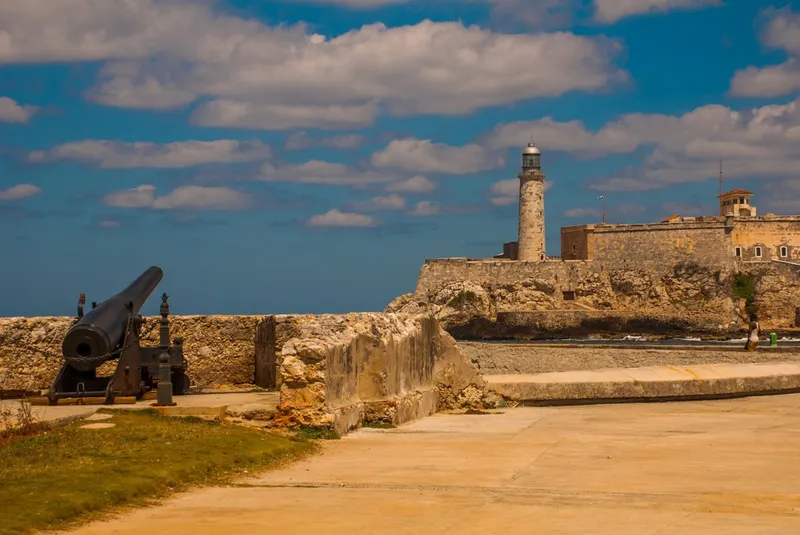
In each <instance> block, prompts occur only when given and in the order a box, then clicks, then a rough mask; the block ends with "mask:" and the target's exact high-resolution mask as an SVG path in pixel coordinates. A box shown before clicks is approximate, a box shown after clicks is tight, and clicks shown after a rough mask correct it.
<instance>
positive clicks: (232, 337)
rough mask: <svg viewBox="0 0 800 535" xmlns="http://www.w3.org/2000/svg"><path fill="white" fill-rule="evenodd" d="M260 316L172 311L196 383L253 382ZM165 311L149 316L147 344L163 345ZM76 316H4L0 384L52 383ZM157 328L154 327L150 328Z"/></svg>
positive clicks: (8, 386)
mask: <svg viewBox="0 0 800 535" xmlns="http://www.w3.org/2000/svg"><path fill="white" fill-rule="evenodd" d="M258 318H259V316H172V317H171V322H172V324H171V331H172V332H171V334H172V337H173V338H183V340H184V342H183V344H184V355H185V358H186V360H187V361H188V363H189V369H188V374H189V376H190V378H191V380H192V384H193V385H196V386H212V385H219V384H228V385H234V384H253V381H254V366H255V364H254V363H255V346H254V336H255V329H256V322H257V320H258ZM160 320H161V317H160V316H156V317H146V318H145V326H144V330H143V332H145V333H147V335H146V336H145V337H144V338H143V343H144V344H145V345H148V346H152V345H157V344H158V325H159V321H160ZM74 321H75V318H72V317H40V318H0V389H30V390H39V389H46V388H49V387H50V384H51V383H52V382H53V380H55V377H56V375H57V374H58V371H59V370H60V369H61V364H62V362H61V342H62V341H63V339H64V335H65V334H66V333H67V331H68V330H69V328H70V327H71V326H72V324H73V322H74ZM151 328H152V330H150V329H151Z"/></svg>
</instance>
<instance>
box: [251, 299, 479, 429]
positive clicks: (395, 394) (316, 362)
mask: <svg viewBox="0 0 800 535" xmlns="http://www.w3.org/2000/svg"><path fill="white" fill-rule="evenodd" d="M273 328H274V335H267V338H271V339H273V340H275V343H274V345H273V347H274V351H275V361H276V362H277V363H278V367H279V370H280V373H279V375H280V376H281V378H282V384H281V395H280V405H279V407H278V411H279V413H278V415H277V416H276V418H275V420H276V424H277V425H279V426H325V427H331V428H333V429H335V430H336V431H337V432H339V433H345V432H347V431H349V430H350V429H353V428H355V427H358V426H360V425H362V424H363V423H365V422H376V421H377V422H386V423H393V424H399V423H403V422H406V421H409V420H412V419H416V418H419V417H422V416H426V415H429V414H433V413H434V412H436V411H437V410H440V409H446V408H456V407H464V406H483V405H485V404H486V403H490V402H491V400H487V399H486V398H485V396H486V394H485V384H484V382H483V380H482V379H481V378H480V376H479V375H478V374H477V372H476V371H475V369H474V368H473V367H472V366H471V365H469V363H468V362H467V361H466V360H465V359H463V358H462V357H461V355H460V353H459V352H458V350H457V349H456V345H455V341H454V340H453V338H452V337H450V335H448V334H447V333H446V332H444V331H443V330H442V329H441V328H440V327H439V324H438V323H437V321H436V320H435V319H434V317H433V316H432V315H430V314H424V315H416V316H410V315H398V314H381V313H373V314H346V315H319V316H311V315H288V316H275V321H274V324H273Z"/></svg>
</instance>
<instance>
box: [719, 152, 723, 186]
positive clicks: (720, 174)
mask: <svg viewBox="0 0 800 535" xmlns="http://www.w3.org/2000/svg"><path fill="white" fill-rule="evenodd" d="M719 194H720V195H722V159H721V158H720V160H719Z"/></svg>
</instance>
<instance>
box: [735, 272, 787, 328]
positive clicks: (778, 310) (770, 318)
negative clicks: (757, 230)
mask: <svg viewBox="0 0 800 535" xmlns="http://www.w3.org/2000/svg"><path fill="white" fill-rule="evenodd" d="M740 269H741V271H742V273H746V274H748V275H749V276H750V277H751V278H752V280H753V283H754V286H755V300H754V303H755V305H756V306H758V317H759V321H760V323H761V325H762V328H764V327H767V328H785V327H788V326H794V325H795V311H796V309H797V307H800V266H792V265H788V264H779V263H776V262H742V263H741V264H740Z"/></svg>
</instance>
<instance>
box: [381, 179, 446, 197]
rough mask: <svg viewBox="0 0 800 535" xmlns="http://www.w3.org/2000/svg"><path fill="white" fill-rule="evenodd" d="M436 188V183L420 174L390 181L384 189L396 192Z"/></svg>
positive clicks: (412, 191) (417, 191) (416, 191)
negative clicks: (397, 180)
mask: <svg viewBox="0 0 800 535" xmlns="http://www.w3.org/2000/svg"><path fill="white" fill-rule="evenodd" d="M435 189H436V184H434V183H433V182H431V181H430V180H428V179H427V178H425V177H424V176H422V175H417V176H412V177H411V178H407V179H405V180H401V181H399V182H392V183H391V184H388V185H387V186H386V191H393V192H396V193H427V192H429V191H433V190H435Z"/></svg>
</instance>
